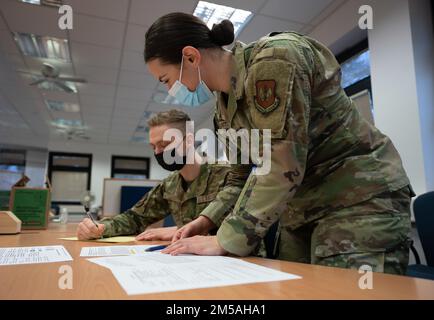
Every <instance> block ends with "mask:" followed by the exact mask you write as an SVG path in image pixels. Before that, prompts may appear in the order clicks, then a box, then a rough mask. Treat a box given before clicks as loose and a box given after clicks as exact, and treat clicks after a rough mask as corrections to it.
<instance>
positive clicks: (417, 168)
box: [309, 0, 434, 194]
mask: <svg viewBox="0 0 434 320" xmlns="http://www.w3.org/2000/svg"><path fill="white" fill-rule="evenodd" d="M364 4H368V5H371V6H372V8H373V15H374V17H373V18H374V28H373V30H369V32H368V33H367V34H366V31H364V30H360V29H359V27H358V21H359V18H360V14H359V13H358V10H359V7H360V6H361V5H364ZM431 19H432V17H431V9H430V4H429V0H349V1H347V2H346V3H344V4H343V5H342V6H341V7H339V8H338V9H337V10H335V11H334V12H333V13H332V14H331V15H330V16H329V17H328V18H327V19H325V20H324V21H322V22H321V23H320V24H319V25H318V26H317V27H316V28H315V29H313V30H312V31H311V32H310V34H309V35H310V36H311V37H313V38H315V39H317V40H319V41H321V42H323V43H324V44H325V45H327V46H329V47H330V48H331V49H332V51H333V52H334V53H340V52H342V51H343V50H344V49H346V48H348V47H351V46H352V45H355V44H356V43H357V42H358V41H360V40H361V39H362V38H363V37H366V35H367V36H368V39H369V48H370V51H371V79H372V91H373V105H374V113H375V123H376V126H377V127H378V128H379V129H380V130H381V131H383V132H384V133H386V134H387V135H388V136H389V137H390V138H391V139H392V141H393V143H394V144H395V146H396V147H397V149H398V151H399V153H400V155H401V157H402V159H403V163H404V167H405V169H406V171H407V174H408V176H409V178H410V180H411V183H412V185H413V187H414V189H415V191H416V193H418V194H421V193H424V192H426V191H428V190H434V143H433V141H434V110H433V109H434V98H433V92H434V81H433V75H434V66H433V61H434V52H433V32H432V30H433V28H432V21H431Z"/></svg>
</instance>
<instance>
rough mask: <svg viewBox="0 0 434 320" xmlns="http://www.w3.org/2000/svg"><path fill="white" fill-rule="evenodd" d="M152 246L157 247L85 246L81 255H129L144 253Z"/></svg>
mask: <svg viewBox="0 0 434 320" xmlns="http://www.w3.org/2000/svg"><path fill="white" fill-rule="evenodd" d="M152 247H155V245H147V246H145V245H137V246H99V247H83V248H81V252H80V257H110V256H129V255H135V254H143V253H145V252H146V249H149V248H152Z"/></svg>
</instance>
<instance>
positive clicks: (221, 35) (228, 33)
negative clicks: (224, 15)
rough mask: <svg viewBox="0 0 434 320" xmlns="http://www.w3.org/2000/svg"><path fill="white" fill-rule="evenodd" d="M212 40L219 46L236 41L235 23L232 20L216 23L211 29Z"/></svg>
mask: <svg viewBox="0 0 434 320" xmlns="http://www.w3.org/2000/svg"><path fill="white" fill-rule="evenodd" d="M210 36H211V40H212V42H214V43H215V44H216V45H218V46H226V45H229V44H231V43H232V42H233V41H234V38H235V35H234V25H233V24H232V22H231V21H230V20H227V19H226V20H223V21H222V22H220V23H217V24H214V25H213V26H212V29H211V31H210Z"/></svg>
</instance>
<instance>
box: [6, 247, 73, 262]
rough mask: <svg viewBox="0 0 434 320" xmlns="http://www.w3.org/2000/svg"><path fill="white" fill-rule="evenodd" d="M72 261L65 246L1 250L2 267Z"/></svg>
mask: <svg viewBox="0 0 434 320" xmlns="http://www.w3.org/2000/svg"><path fill="white" fill-rule="evenodd" d="M62 261H72V257H71V255H70V254H69V252H68V251H67V250H66V249H65V247H64V246H43V247H11V248H0V266H7V265H16V264H32V263H49V262H62Z"/></svg>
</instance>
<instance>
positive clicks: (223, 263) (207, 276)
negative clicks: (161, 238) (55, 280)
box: [88, 252, 301, 295]
mask: <svg viewBox="0 0 434 320" xmlns="http://www.w3.org/2000/svg"><path fill="white" fill-rule="evenodd" d="M88 260H89V261H91V262H93V263H96V264H98V265H100V266H103V267H106V268H108V269H110V270H111V271H112V273H113V275H114V276H115V278H116V279H117V281H118V282H119V284H120V285H121V286H122V288H123V289H124V290H125V291H126V292H127V294H129V295H132V294H145V293H156V292H166V291H176V290H187V289H197V288H208V287H219V286H230V285H238V284H247V283H256V282H269V281H283V280H293V279H301V277H299V276H297V275H294V274H289V273H285V272H280V271H276V270H274V269H270V268H266V267H263V266H259V265H256V264H253V263H249V262H245V261H242V260H240V259H235V258H229V257H215V256H212V257H207V256H193V255H181V256H171V255H166V254H162V253H159V252H149V253H146V254H142V255H130V256H122V257H104V258H91V259H88Z"/></svg>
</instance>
